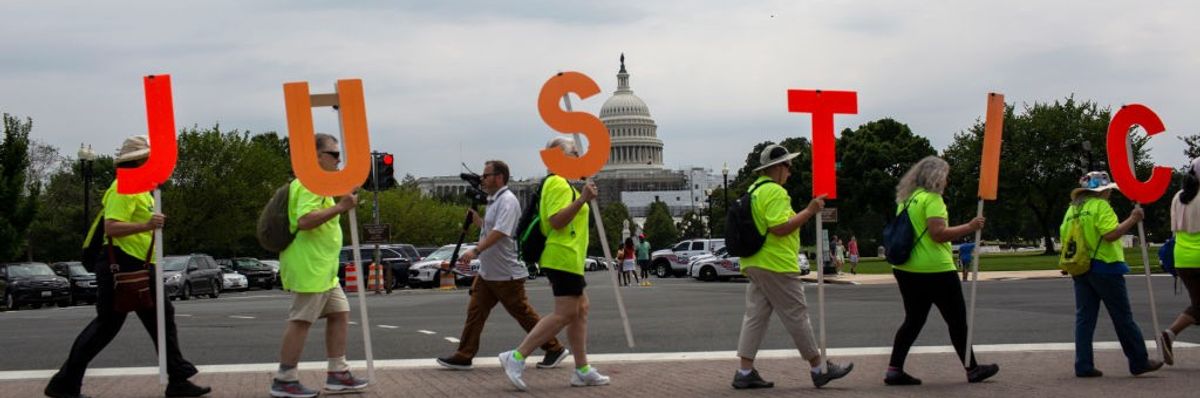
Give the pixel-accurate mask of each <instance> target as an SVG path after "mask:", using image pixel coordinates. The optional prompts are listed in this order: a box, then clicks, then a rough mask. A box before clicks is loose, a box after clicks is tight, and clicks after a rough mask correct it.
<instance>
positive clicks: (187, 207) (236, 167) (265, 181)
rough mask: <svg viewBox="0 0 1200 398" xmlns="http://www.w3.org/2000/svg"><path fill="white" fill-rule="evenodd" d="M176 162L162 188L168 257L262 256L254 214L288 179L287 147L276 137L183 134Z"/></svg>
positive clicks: (218, 131) (198, 131)
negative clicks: (166, 219)
mask: <svg viewBox="0 0 1200 398" xmlns="http://www.w3.org/2000/svg"><path fill="white" fill-rule="evenodd" d="M177 141H178V144H179V162H178V163H177V164H176V166H175V172H174V174H173V175H172V176H171V179H170V180H169V181H168V182H167V183H166V184H164V186H163V188H162V199H163V213H164V214H166V215H167V217H168V221H167V222H168V227H167V228H165V229H164V230H163V233H164V238H163V239H164V242H163V243H164V247H165V250H166V251H167V252H168V253H169V254H174V253H185V252H202V253H206V254H210V255H213V256H215V257H218V258H220V257H229V256H259V255H266V254H268V253H266V252H265V251H264V250H263V249H262V248H261V247H260V246H259V244H258V240H257V238H256V237H255V228H256V225H257V220H258V214H259V212H260V211H262V207H263V205H265V204H266V203H267V201H268V200H270V198H271V195H272V194H274V192H275V189H277V188H279V187H280V186H282V185H283V184H285V183H286V182H287V181H288V179H289V177H290V169H291V167H290V166H291V162H290V160H289V159H288V157H287V154H286V153H285V152H280V151H281V150H283V149H284V148H286V144H285V143H284V142H283V141H282V140H281V139H280V138H279V137H278V135H276V134H275V133H267V134H261V135H258V136H251V135H250V133H249V132H243V131H238V130H232V131H228V132H222V131H221V128H220V126H219V125H214V126H213V127H211V128H207V129H201V128H198V127H192V128H190V129H184V130H183V131H181V132H180V134H179V136H178V139H177Z"/></svg>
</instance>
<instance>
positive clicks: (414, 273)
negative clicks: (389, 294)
mask: <svg viewBox="0 0 1200 398" xmlns="http://www.w3.org/2000/svg"><path fill="white" fill-rule="evenodd" d="M454 246H455V245H445V246H442V247H440V248H438V249H437V251H434V252H433V253H430V254H429V255H428V256H425V259H424V260H422V261H418V262H417V263H416V264H413V265H412V267H411V268H409V271H408V285H409V286H411V287H414V288H416V287H437V286H438V285H439V284H441V282H440V281H441V278H442V268H441V267H442V262H443V261H450V256H451V255H453V254H454ZM474 248H475V245H472V244H467V243H463V245H462V247H461V248H460V249H459V254H460V255H461V254H462V252H465V251H467V250H470V249H474ZM478 272H479V259H474V260H471V264H469V265H466V266H460V265H457V264H455V266H454V274H455V283H456V284H458V285H460V286H464V285H467V284H470V283H471V279H473V278H475V274H476V273H478Z"/></svg>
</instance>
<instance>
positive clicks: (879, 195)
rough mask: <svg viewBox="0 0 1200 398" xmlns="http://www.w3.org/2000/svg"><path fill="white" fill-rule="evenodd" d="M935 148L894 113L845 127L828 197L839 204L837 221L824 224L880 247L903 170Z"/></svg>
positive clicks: (832, 204)
mask: <svg viewBox="0 0 1200 398" xmlns="http://www.w3.org/2000/svg"><path fill="white" fill-rule="evenodd" d="M935 154H937V151H935V150H934V149H933V146H932V145H930V144H929V140H928V139H926V138H925V137H921V136H918V135H916V134H914V133H913V132H912V129H910V128H909V127H908V125H905V124H904V123H901V122H898V121H896V120H894V119H890V118H884V119H879V120H876V121H872V122H868V123H866V124H863V125H861V126H858V128H855V129H853V130H851V129H845V130H843V131H842V134H841V137H839V138H838V141H837V156H838V165H839V166H838V171H837V172H838V173H837V179H838V198H837V199H836V200H830V201H827V202H826V207H833V208H837V209H838V222H837V223H836V224H832V225H829V224H826V225H825V227H826V228H828V229H829V230H830V234H831V235H833V234H837V235H839V236H841V237H844V238H846V240H848V239H849V237H850V236H851V235H856V236H857V237H858V240H859V245H860V247H864V248H865V247H876V246H877V245H878V244H879V242H880V241H881V240H882V238H883V227H884V225H886V224H887V222H888V220H890V219H892V218H893V217H894V215H895V210H896V200H895V197H896V195H895V192H896V184H897V183H898V182H899V181H900V176H902V175H903V174H904V172H905V171H907V170H908V168H909V167H912V165H913V164H915V163H916V162H917V161H919V160H921V159H922V158H924V157H926V156H930V155H935ZM793 179H795V178H793ZM805 205H806V203H798V204H796V205H795V207H796V208H797V209H801V208H803V206H805Z"/></svg>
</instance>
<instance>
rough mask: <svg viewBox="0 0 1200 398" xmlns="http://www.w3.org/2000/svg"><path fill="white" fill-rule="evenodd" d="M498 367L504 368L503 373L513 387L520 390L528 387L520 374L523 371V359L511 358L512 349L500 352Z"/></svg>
mask: <svg viewBox="0 0 1200 398" xmlns="http://www.w3.org/2000/svg"><path fill="white" fill-rule="evenodd" d="M500 367H501V368H503V369H504V375H505V376H508V381H509V382H511V383H512V384H513V387H516V388H517V389H518V390H521V391H526V390H528V389H529V386H527V385H525V380H521V374H522V373H524V372H525V361H518V360H517V359H516V358H513V352H512V351H505V352H502V353H500Z"/></svg>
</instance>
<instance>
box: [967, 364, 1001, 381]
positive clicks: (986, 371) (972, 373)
mask: <svg viewBox="0 0 1200 398" xmlns="http://www.w3.org/2000/svg"><path fill="white" fill-rule="evenodd" d="M996 373H1000V365H997V364H994V363H993V364H987V365H976V366H975V368H974V369H970V370H967V382H968V383H978V382H981V381H984V380H987V379H988V378H989V377H992V376H995V375H996Z"/></svg>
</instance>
